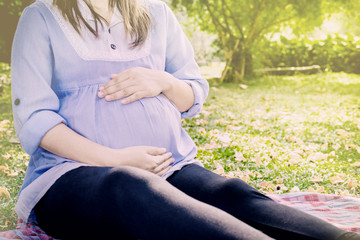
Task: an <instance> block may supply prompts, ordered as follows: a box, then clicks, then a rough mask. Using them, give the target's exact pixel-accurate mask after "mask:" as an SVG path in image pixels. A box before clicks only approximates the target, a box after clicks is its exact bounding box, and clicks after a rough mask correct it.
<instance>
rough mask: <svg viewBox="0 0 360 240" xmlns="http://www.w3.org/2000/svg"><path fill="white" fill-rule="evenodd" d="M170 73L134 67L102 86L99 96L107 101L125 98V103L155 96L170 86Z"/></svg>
mask: <svg viewBox="0 0 360 240" xmlns="http://www.w3.org/2000/svg"><path fill="white" fill-rule="evenodd" d="M169 75H170V74H168V73H166V72H164V71H159V70H153V69H147V68H142V67H134V68H130V69H128V70H125V71H123V72H120V73H119V74H113V75H111V80H110V81H109V82H107V83H105V84H104V85H103V86H101V87H100V89H99V92H98V96H99V97H100V98H105V100H106V101H113V100H118V99H121V98H124V99H123V100H122V103H123V104H127V103H131V102H134V101H136V100H139V99H142V98H145V97H155V96H157V95H159V94H160V93H161V92H163V91H166V90H167V89H168V88H169V87H170V81H171V79H172V78H170V77H169Z"/></svg>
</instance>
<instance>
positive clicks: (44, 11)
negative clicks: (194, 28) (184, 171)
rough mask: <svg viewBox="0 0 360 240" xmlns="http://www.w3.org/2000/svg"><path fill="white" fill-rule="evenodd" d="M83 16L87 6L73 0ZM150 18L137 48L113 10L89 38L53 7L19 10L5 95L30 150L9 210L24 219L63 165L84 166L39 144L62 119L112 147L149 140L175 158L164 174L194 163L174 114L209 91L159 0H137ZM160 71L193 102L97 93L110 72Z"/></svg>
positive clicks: (44, 1) (40, 2) (42, 1)
mask: <svg viewBox="0 0 360 240" xmlns="http://www.w3.org/2000/svg"><path fill="white" fill-rule="evenodd" d="M78 3H79V7H80V10H81V12H82V14H83V16H84V18H85V19H86V20H87V21H88V23H90V24H91V25H92V26H94V24H95V23H94V20H93V18H92V15H91V12H90V10H89V8H88V7H87V5H86V4H85V3H84V2H83V0H78ZM142 4H144V6H145V7H146V8H147V9H148V10H149V12H150V15H151V17H152V28H151V31H150V34H149V36H148V38H147V40H146V42H145V44H144V45H143V46H142V47H138V48H136V49H131V48H130V43H131V42H132V40H131V39H130V38H126V37H125V31H124V26H123V24H122V21H123V20H122V17H121V14H120V12H119V11H118V10H117V9H116V10H115V12H114V15H113V18H112V20H111V23H110V25H109V26H107V25H106V24H104V25H103V27H101V25H100V29H99V37H98V38H95V37H94V36H93V35H92V34H91V33H90V32H89V31H88V30H86V29H85V28H84V27H82V28H81V36H80V35H79V34H78V33H77V32H76V31H75V30H74V29H73V27H72V26H71V25H70V24H69V23H68V22H67V21H66V20H64V18H63V17H62V14H61V13H60V11H59V10H58V9H57V8H56V7H54V6H53V5H52V0H37V1H36V2H35V3H33V4H32V5H30V6H29V7H27V8H26V9H25V10H24V12H23V14H22V15H21V18H20V21H19V24H18V28H17V31H16V34H15V38H14V43H13V52H12V98H13V112H14V124H15V129H16V133H17V135H18V137H19V140H20V142H21V144H22V147H23V148H24V150H25V151H26V152H27V153H28V154H29V155H30V156H31V158H30V162H29V165H28V169H27V171H26V175H25V179H24V182H23V185H22V188H21V190H20V193H19V198H18V203H17V205H16V207H15V210H16V212H17V214H18V216H19V217H20V218H22V219H24V220H25V221H33V220H35V218H34V216H33V214H32V209H33V207H34V206H35V205H36V203H37V202H38V201H39V200H40V198H41V197H42V196H43V195H44V194H45V193H46V191H47V190H48V189H49V188H50V187H51V185H52V184H53V183H54V182H55V181H56V179H58V178H59V177H60V176H61V175H63V174H64V173H66V172H67V171H69V170H71V169H74V168H77V167H79V166H83V165H86V164H83V163H79V162H76V161H73V160H71V159H66V158H63V157H60V156H57V155H55V154H52V153H50V152H48V151H46V150H44V149H43V148H41V147H39V143H40V141H41V139H42V137H43V136H44V134H45V133H46V132H47V131H49V130H50V129H51V128H53V127H54V126H56V125H57V124H59V123H64V124H66V125H67V126H68V127H70V128H71V129H73V130H74V131H76V132H77V133H79V134H81V135H82V136H84V137H86V138H88V139H90V140H91V141H94V142H96V143H99V144H102V145H104V146H107V147H111V148H125V147H130V146H138V145H148V146H157V147H164V148H166V149H167V151H169V152H171V153H172V155H173V157H174V158H175V162H174V163H173V167H172V168H171V169H170V170H169V172H168V173H166V174H165V175H164V176H163V177H164V178H166V177H168V176H169V175H170V174H171V173H173V172H174V171H176V170H178V169H180V168H181V167H182V166H184V165H185V164H189V163H192V162H194V161H195V160H194V158H195V156H196V148H195V144H194V142H193V141H192V139H191V138H190V136H189V135H188V134H187V133H186V132H185V130H184V129H183V128H182V127H181V118H186V117H192V116H194V115H196V114H197V113H198V112H199V111H200V108H201V106H202V104H203V102H204V100H205V98H206V96H207V94H208V90H209V87H208V83H207V81H206V80H204V79H203V78H201V76H200V73H199V68H198V66H197V64H196V62H195V60H194V54H193V49H192V47H191V45H190V43H189V41H188V40H187V38H186V36H185V34H184V33H183V31H182V30H181V27H180V25H179V23H178V22H177V20H176V18H175V16H174V14H173V13H172V11H171V10H170V8H169V7H168V6H167V5H166V4H165V3H163V2H161V1H158V0H147V1H143V2H142ZM135 66H137V67H144V68H149V69H156V70H163V71H167V72H169V73H170V74H172V75H173V76H174V77H176V78H178V79H180V80H183V81H185V82H186V83H188V84H189V85H190V86H191V87H192V89H193V91H194V94H195V104H194V105H193V106H192V107H191V108H190V109H189V110H188V111H187V112H183V113H180V112H179V111H178V109H177V108H176V107H175V105H174V104H173V103H172V102H171V101H170V100H168V99H167V98H166V97H165V96H164V95H163V94H160V95H158V96H156V97H152V98H143V99H141V100H138V101H135V102H133V103H130V104H125V105H124V104H122V103H121V101H120V100H117V101H112V102H107V101H105V100H104V99H101V98H98V96H97V93H98V89H99V87H100V86H101V85H103V84H104V83H106V82H107V81H109V80H110V75H111V74H114V73H119V72H121V71H124V70H126V69H129V68H132V67H135Z"/></svg>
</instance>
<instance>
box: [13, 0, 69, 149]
mask: <svg viewBox="0 0 360 240" xmlns="http://www.w3.org/2000/svg"><path fill="white" fill-rule="evenodd" d="M53 63H54V60H53V58H52V51H51V45H50V39H49V34H48V28H47V25H46V22H45V20H44V18H43V16H42V14H41V12H40V11H39V9H38V8H37V7H36V6H34V5H33V6H30V7H27V8H26V9H25V10H24V12H23V13H22V15H21V17H20V20H19V23H18V27H17V30H16V33H15V37H14V42H13V48H12V59H11V78H12V80H11V85H12V104H13V114H14V125H15V130H16V134H17V136H18V138H19V140H20V142H21V145H22V147H23V148H24V150H25V151H26V152H27V153H28V154H30V155H32V154H33V153H35V152H36V150H37V149H38V147H39V144H40V141H41V139H42V137H43V136H44V135H45V133H46V132H47V131H49V130H50V129H51V128H53V127H54V126H56V125H57V124H59V123H61V122H63V123H66V121H65V120H64V119H63V118H62V117H61V116H60V115H59V114H58V113H57V111H58V110H59V107H60V105H59V99H58V97H57V95H56V94H55V92H54V91H53V90H52V88H51V79H52V72H53Z"/></svg>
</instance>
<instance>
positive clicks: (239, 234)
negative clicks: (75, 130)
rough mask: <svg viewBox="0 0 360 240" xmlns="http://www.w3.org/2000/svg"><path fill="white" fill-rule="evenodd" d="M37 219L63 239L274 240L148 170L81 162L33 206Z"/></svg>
mask: <svg viewBox="0 0 360 240" xmlns="http://www.w3.org/2000/svg"><path fill="white" fill-rule="evenodd" d="M35 214H36V216H37V220H38V223H39V225H40V227H42V228H43V229H44V230H45V231H46V232H47V233H48V234H50V235H53V236H54V237H56V238H62V239H137V238H140V239H144V240H145V239H171V240H176V239H182V240H183V239H197V240H198V239H199V240H201V239H222V240H226V239H254V240H258V239H271V238H269V237H268V236H266V235H264V234H263V233H261V232H260V231H258V230H256V229H254V228H252V227H250V226H249V225H247V224H245V223H243V222H241V221H239V220H238V219H236V218H235V217H233V216H231V215H230V214H228V213H226V212H224V211H222V210H220V209H218V208H215V207H213V206H210V205H208V204H205V203H202V202H200V201H198V200H195V199H194V198H191V197H189V196H187V195H186V194H184V193H183V192H181V191H179V190H178V189H176V188H175V187H173V186H172V185H171V184H169V183H168V182H167V181H165V180H163V179H162V178H160V177H158V176H156V175H155V174H152V173H149V172H147V171H144V170H141V169H137V168H132V167H121V168H101V167H80V168H77V169H75V170H72V171H70V172H68V173H66V174H64V175H63V176H62V177H61V178H59V179H58V180H57V181H56V182H55V183H54V185H53V186H52V187H51V188H50V189H49V190H48V192H47V193H46V194H45V196H44V197H43V198H42V199H41V200H40V202H39V203H38V204H37V205H36V207H35Z"/></svg>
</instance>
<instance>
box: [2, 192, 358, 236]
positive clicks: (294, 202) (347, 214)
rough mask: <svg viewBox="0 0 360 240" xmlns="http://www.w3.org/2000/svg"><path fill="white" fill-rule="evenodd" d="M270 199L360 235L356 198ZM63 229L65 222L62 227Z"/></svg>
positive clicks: (21, 230) (32, 230) (21, 229)
mask: <svg viewBox="0 0 360 240" xmlns="http://www.w3.org/2000/svg"><path fill="white" fill-rule="evenodd" d="M268 196H269V197H271V198H272V199H274V200H275V201H277V202H280V203H282V204H285V205H287V206H290V207H294V208H297V209H299V210H302V211H304V212H307V213H309V214H312V215H314V216H317V217H319V218H322V219H324V220H326V221H328V222H330V223H332V224H334V225H336V226H337V227H339V228H342V229H344V230H346V231H351V232H357V233H360V198H353V197H342V196H338V195H328V194H319V193H304V192H297V193H285V194H279V195H276V194H272V195H268ZM64 226H65V227H66V223H65V224H64ZM8 239H22V240H55V239H54V238H52V237H50V236H48V235H47V234H46V233H45V232H44V231H43V230H42V229H41V228H40V227H39V226H37V225H36V224H35V223H27V224H24V223H23V222H22V221H21V220H19V221H18V227H17V228H16V229H15V230H10V231H7V232H0V240H8Z"/></svg>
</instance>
